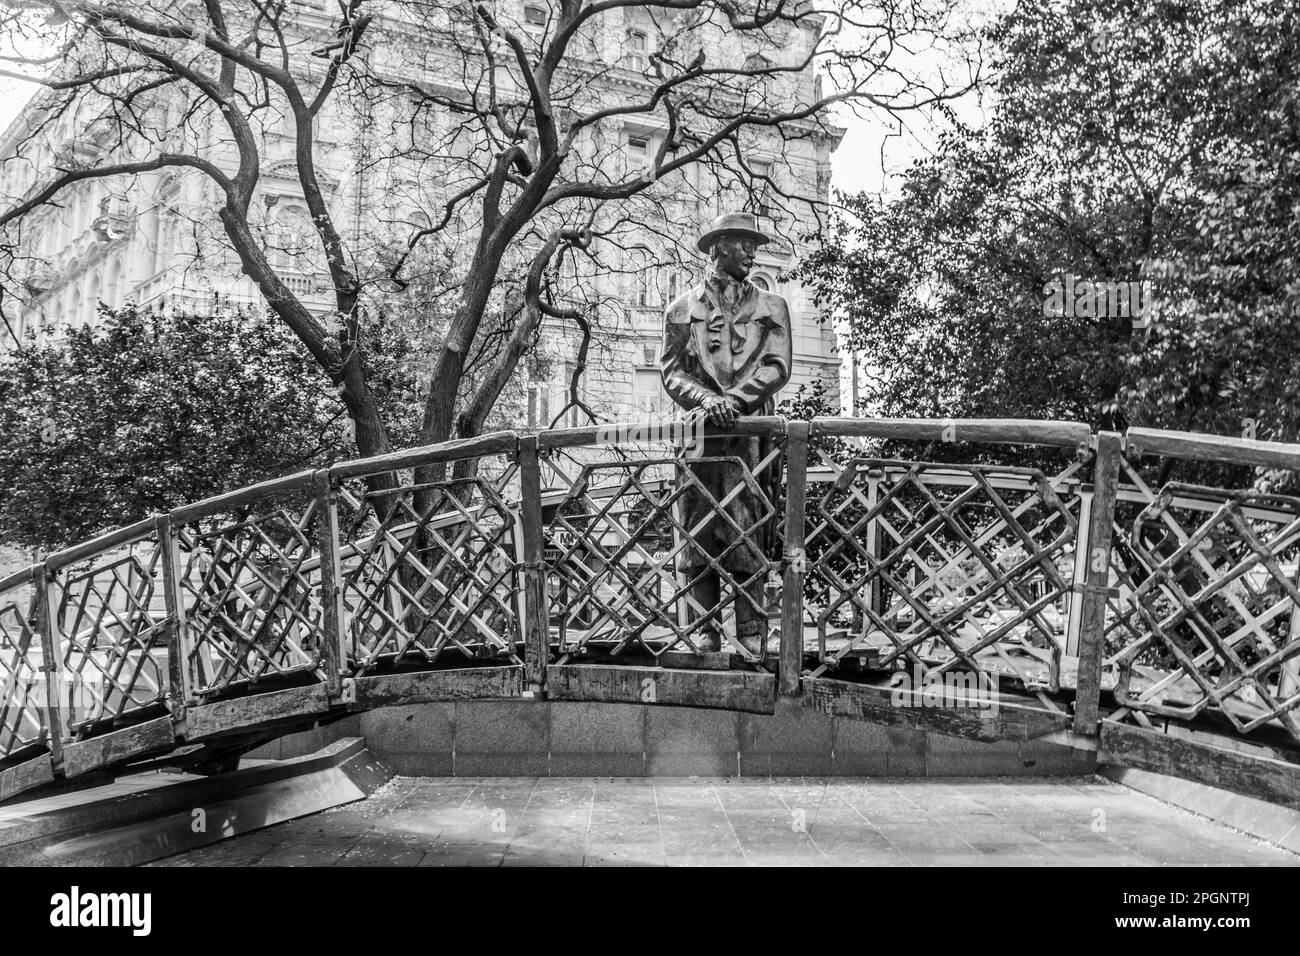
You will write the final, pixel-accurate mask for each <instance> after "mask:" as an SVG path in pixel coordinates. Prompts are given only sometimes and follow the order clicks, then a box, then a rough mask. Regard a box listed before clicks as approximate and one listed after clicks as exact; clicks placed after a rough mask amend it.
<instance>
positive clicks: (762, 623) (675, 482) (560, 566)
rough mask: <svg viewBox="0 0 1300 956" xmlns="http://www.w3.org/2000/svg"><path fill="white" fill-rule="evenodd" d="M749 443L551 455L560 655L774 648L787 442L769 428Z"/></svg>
mask: <svg viewBox="0 0 1300 956" xmlns="http://www.w3.org/2000/svg"><path fill="white" fill-rule="evenodd" d="M739 441H740V442H744V443H745V444H744V445H738V444H737V445H725V444H722V443H715V442H712V441H711V442H710V443H709V444H705V445H703V446H702V447H701V449H700V450H701V451H702V452H703V454H700V455H696V456H691V455H688V454H686V453H685V450H684V449H682V448H677V449H673V448H671V447H668V448H659V449H657V450H656V451H657V453H655V452H651V453H650V454H636V453H635V451H634V450H629V449H622V448H618V447H610V448H607V449H606V450H605V451H604V452H603V453H602V454H600V455H598V456H593V455H591V454H585V455H580V454H575V453H574V452H573V451H572V450H571V449H570V448H569V447H566V446H564V445H557V446H555V447H554V448H552V449H551V452H550V454H548V455H546V456H545V457H544V458H543V459H542V462H543V467H542V481H543V485H544V487H545V488H547V489H548V490H547V492H546V494H545V496H544V502H545V503H544V507H543V546H544V555H545V564H546V572H547V577H548V581H549V583H550V615H549V619H550V628H551V631H552V640H553V644H554V646H555V648H556V652H557V654H558V660H559V661H560V662H565V661H568V660H571V659H575V658H579V657H582V656H584V655H592V654H593V653H594V654H598V655H600V656H602V657H603V656H608V657H609V658H619V657H622V658H629V659H630V658H635V657H636V656H638V655H648V656H649V657H651V658H653V659H654V660H656V661H660V662H663V661H665V660H666V656H667V655H671V654H673V653H681V652H685V653H691V654H696V653H700V652H703V651H716V650H720V649H723V648H725V649H727V650H730V651H731V652H732V653H733V654H735V655H736V657H737V658H738V659H739V660H742V661H745V662H748V663H751V664H757V663H760V662H761V661H762V660H763V659H764V658H765V657H766V656H768V653H769V651H771V652H772V653H773V656H774V652H775V644H774V643H773V641H772V637H773V629H774V627H775V628H778V629H779V620H778V614H779V603H778V602H779V589H778V588H775V587H774V584H775V573H776V571H777V569H778V567H779V560H780V548H781V539H780V524H781V522H780V512H779V506H780V493H781V491H780V489H781V479H782V472H781V466H782V458H783V441H781V439H780V434H779V431H778V429H777V428H775V427H770V426H769V427H767V428H766V429H764V428H763V427H762V426H761V425H760V426H758V427H756V428H754V429H753V432H752V433H751V434H750V435H748V436H746V437H744V438H742V439H739ZM714 451H723V452H726V451H737V452H739V454H714V453H713V452H714ZM776 636H777V637H778V639H779V630H778V631H777V633H776Z"/></svg>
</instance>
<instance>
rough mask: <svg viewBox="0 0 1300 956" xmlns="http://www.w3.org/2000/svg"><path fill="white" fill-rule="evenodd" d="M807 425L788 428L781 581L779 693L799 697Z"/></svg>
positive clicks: (793, 423) (801, 656)
mask: <svg viewBox="0 0 1300 956" xmlns="http://www.w3.org/2000/svg"><path fill="white" fill-rule="evenodd" d="M808 431H809V427H808V422H795V421H792V422H788V423H787V425H786V460H785V461H786V482H785V487H786V492H785V553H784V554H783V555H782V561H781V563H782V566H783V570H784V573H783V575H782V581H781V651H780V658H779V664H780V671H779V673H780V678H779V683H778V686H779V690H780V693H781V695H782V696H784V697H795V696H797V695H798V694H799V690H800V684H799V680H800V677H801V675H802V673H803V581H804V575H805V573H806V572H807V567H808V559H807V557H806V556H805V554H804V509H805V507H806V505H807V491H808Z"/></svg>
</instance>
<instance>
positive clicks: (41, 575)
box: [0, 418, 1300, 807]
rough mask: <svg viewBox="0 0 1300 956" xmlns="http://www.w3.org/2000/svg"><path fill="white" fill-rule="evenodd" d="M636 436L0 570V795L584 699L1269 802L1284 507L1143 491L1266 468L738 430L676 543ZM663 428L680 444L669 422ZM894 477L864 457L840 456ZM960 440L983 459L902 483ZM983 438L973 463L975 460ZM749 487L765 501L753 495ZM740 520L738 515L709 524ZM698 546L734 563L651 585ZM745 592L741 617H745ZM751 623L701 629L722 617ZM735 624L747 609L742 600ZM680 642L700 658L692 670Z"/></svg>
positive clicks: (1010, 424)
mask: <svg viewBox="0 0 1300 956" xmlns="http://www.w3.org/2000/svg"><path fill="white" fill-rule="evenodd" d="M667 432H668V429H663V428H662V427H657V426H653V425H651V426H636V425H628V426H604V427H602V428H585V429H564V430H554V431H547V432H541V433H536V434H520V433H515V432H500V433H495V434H491V435H487V436H483V437H481V438H476V439H472V440H468V441H456V442H447V443H444V444H442V445H437V446H431V447H426V448H416V449H411V450H408V451H403V452H398V453H394V454H391V455H386V456H381V457H377V458H372V459H365V460H360V461H350V462H342V463H339V464H336V465H333V466H331V467H329V468H324V469H321V470H318V471H312V472H303V473H300V474H297V475H290V476H287V477H285V478H280V479H276V480H274V481H269V482H265V483H263V484H260V485H255V486H252V487H249V488H244V489H241V490H239V491H235V492H232V493H229V494H225V495H221V496H218V497H215V498H212V499H209V500H206V501H202V502H198V503H195V504H192V505H186V506H183V507H180V508H177V509H174V510H173V511H171V512H169V513H167V514H162V515H157V516H155V517H153V518H150V519H148V520H146V521H141V522H139V523H137V524H134V525H131V526H129V527H125V528H121V529H118V530H116V531H114V532H111V533H109V534H105V535H102V536H100V537H98V538H96V539H94V540H90V541H86V542H83V543H81V544H78V545H76V546H75V547H72V548H68V549H65V550H63V551H60V552H58V553H55V554H51V555H49V556H48V557H46V558H45V559H44V560H43V561H41V562H39V563H37V564H35V565H33V566H32V567H30V568H27V569H25V570H23V571H21V572H19V573H17V574H14V575H11V576H9V577H8V578H6V579H4V580H0V800H3V799H8V798H9V797H11V796H13V795H15V794H18V793H21V792H24V791H27V790H30V789H32V788H36V787H41V786H42V785H45V784H49V783H51V782H54V781H56V780H61V779H63V780H75V779H76V778H78V777H81V776H83V775H85V774H87V773H89V772H91V771H93V770H97V769H101V768H113V767H117V766H120V765H124V764H131V763H139V762H140V761H143V760H149V759H162V760H166V761H168V762H171V763H178V764H182V765H185V766H187V767H190V768H194V769H200V770H204V771H217V770H221V769H223V768H226V767H229V766H233V765H234V763H235V762H237V759H238V756H239V755H240V754H241V753H244V752H246V751H248V750H249V749H251V748H253V747H256V746H258V745H259V744H261V743H263V742H265V741H267V740H269V739H272V738H274V737H276V736H278V735H281V734H284V733H286V732H289V731H291V730H296V729H301V728H302V727H305V726H311V725H312V724H315V723H318V722H322V721H328V720H331V719H334V718H337V717H340V716H343V715H346V714H349V713H354V712H357V711H362V710H367V709H371V708H375V707H379V706H385V705H391V704H404V703H416V702H421V701H445V700H477V699H504V698H517V699H524V700H529V699H531V700H533V701H540V700H568V701H608V702H622V703H637V704H652V705H656V706H661V705H667V706H688V707H705V708H717V709H724V710H732V711H740V712H746V713H758V714H763V713H772V712H773V710H774V709H775V707H776V702H777V700H778V698H787V699H789V700H791V701H798V702H800V703H802V704H804V705H806V706H811V707H814V708H817V709H818V710H820V711H822V712H823V713H826V714H829V715H832V716H835V717H838V718H844V719H861V720H867V721H873V722H877V723H885V724H900V725H905V726H912V727H920V728H925V729H930V730H934V731H936V732H939V733H943V734H949V735H956V736H965V737H971V738H975V739H982V740H990V741H991V740H1029V739H1037V738H1044V737H1047V738H1051V739H1054V740H1056V741H1058V742H1066V743H1069V744H1070V745H1072V746H1076V747H1079V748H1081V749H1088V750H1097V749H1098V748H1100V750H1101V751H1102V753H1103V754H1109V755H1110V757H1111V758H1113V759H1116V760H1121V761H1123V762H1127V763H1130V764H1132V765H1134V766H1145V767H1150V768H1152V769H1162V770H1164V769H1175V770H1178V771H1179V772H1188V768H1189V767H1192V768H1199V769H1198V770H1197V772H1199V773H1200V774H1201V776H1202V777H1204V778H1207V779H1211V781H1212V782H1216V783H1218V784H1219V785H1222V786H1229V788H1232V787H1233V786H1235V785H1240V784H1241V782H1242V781H1248V782H1249V785H1250V787H1251V788H1253V789H1254V790H1255V791H1257V792H1259V793H1263V794H1265V795H1267V796H1268V798H1269V799H1273V800H1275V801H1277V802H1281V803H1284V804H1286V805H1288V806H1294V807H1300V783H1298V781H1300V774H1297V773H1296V764H1297V763H1300V722H1297V719H1296V714H1295V708H1296V706H1297V705H1300V637H1298V635H1300V612H1298V611H1297V605H1298V604H1300V592H1297V581H1298V580H1300V579H1298V577H1297V568H1298V565H1300V562H1298V561H1297V558H1298V557H1300V500H1297V499H1294V498H1286V497H1280V496H1269V495H1263V494H1259V493H1256V492H1254V491H1251V490H1250V489H1249V488H1248V487H1244V486H1245V485H1246V484H1247V483H1248V478H1247V479H1245V480H1243V481H1242V482H1241V484H1242V485H1243V487H1240V488H1238V487H1203V486H1197V485H1188V484H1180V483H1176V482H1168V483H1165V484H1163V485H1161V484H1159V483H1158V482H1157V480H1156V476H1158V475H1160V474H1161V473H1162V469H1164V468H1165V467H1166V466H1168V465H1169V464H1170V463H1176V462H1179V461H1183V462H1199V463H1216V464H1218V465H1224V466H1235V467H1237V468H1238V469H1239V472H1238V473H1241V474H1246V475H1248V473H1249V468H1250V466H1263V467H1271V468H1287V469H1295V468H1300V446H1295V445H1287V444H1281V443H1273V442H1261V441H1250V440H1245V439H1232V438H1224V437H1219V436H1209V435H1197V434H1190V433H1175V432H1161V431H1154V430H1147V429H1132V430H1130V431H1129V432H1128V433H1127V434H1126V435H1119V434H1114V433H1109V432H1102V433H1100V434H1093V433H1092V432H1091V431H1090V430H1089V429H1088V427H1087V426H1084V425H1081V424H1078V423H1071V422H1047V421H1010V420H934V421H925V420H900V419H836V418H824V419H815V420H813V421H811V422H800V421H788V422H787V421H785V420H782V419H767V418H756V419H748V420H745V421H742V422H741V423H739V424H738V425H737V426H736V428H735V429H734V430H733V431H732V432H731V434H744V435H750V436H754V437H762V438H765V439H768V440H769V441H770V443H771V444H770V447H772V448H773V449H774V450H773V451H772V452H771V453H770V454H768V455H767V456H766V457H765V458H764V459H763V460H761V461H760V462H759V463H758V464H757V465H756V466H755V467H754V468H752V469H749V468H745V467H744V466H743V465H741V463H740V462H739V460H737V459H733V460H732V461H733V464H735V465H736V466H739V467H742V468H743V470H744V475H743V478H744V480H743V481H741V482H740V483H738V484H737V486H736V488H735V489H733V491H732V492H731V493H730V494H728V495H727V496H726V497H724V498H722V499H721V500H714V502H713V504H714V507H713V509H712V512H711V514H709V515H708V516H707V517H705V518H704V519H703V520H700V521H698V522H697V523H696V524H695V525H694V526H688V525H687V524H686V523H684V521H683V519H682V516H681V515H682V509H681V508H680V505H679V501H680V497H681V493H682V492H681V490H682V488H683V487H684V486H686V485H690V484H691V483H692V482H694V481H695V479H694V477H693V473H692V470H691V469H692V464H691V463H692V461H699V460H700V459H692V458H690V457H689V456H685V455H683V453H682V451H681V450H680V449H677V448H674V447H672V446H671V445H669V444H667V443H663V442H656V441H655V439H656V438H658V437H661V436H662V435H664V434H666V433H667ZM672 433H673V434H674V435H679V434H680V426H677V427H676V428H675V429H673V430H672ZM878 439H885V440H889V441H890V442H891V443H892V444H891V447H893V448H907V449H912V448H915V454H914V455H910V456H909V455H903V456H899V457H895V458H881V457H879V456H873V455H872V454H870V450H871V449H872V448H874V447H876V446H874V445H871V444H870V442H872V441H873V440H878ZM961 444H972V445H978V446H979V448H980V449H981V450H983V452H984V457H986V458H989V459H990V460H992V461H995V462H996V463H988V464H978V465H970V464H945V463H942V462H935V461H928V460H926V458H928V457H941V456H937V455H936V454H935V452H934V449H936V448H943V447H944V446H947V445H961ZM989 449H999V451H997V452H996V455H997V457H996V458H993V457H992V453H990V452H989ZM778 487H779V493H776V494H773V493H772V489H775V488H778ZM741 493H744V494H748V495H754V496H757V497H756V500H757V501H758V502H759V507H758V508H757V517H756V518H755V523H754V525H753V526H752V527H741V526H739V525H738V524H737V520H736V518H735V511H734V509H730V508H729V507H728V505H729V503H730V501H731V498H732V497H734V496H735V495H736V494H741ZM710 522H718V523H719V524H720V525H722V526H723V527H725V528H726V529H727V533H728V535H730V536H731V537H732V538H733V539H734V540H735V542H737V546H743V543H744V541H746V540H748V539H751V538H753V537H754V536H756V535H758V534H759V533H760V532H761V530H762V528H763V526H767V525H770V526H771V527H772V528H774V530H775V532H776V538H777V542H778V544H777V547H776V548H775V549H774V550H772V551H771V552H770V553H769V554H768V555H767V556H766V559H765V563H764V566H763V567H761V568H760V569H759V570H758V571H755V572H753V573H750V572H744V574H743V576H742V574H741V573H739V572H734V571H731V570H728V568H727V567H725V566H723V565H724V564H725V562H718V561H714V569H715V570H716V571H717V573H718V575H719V577H720V578H721V579H722V581H723V587H722V589H721V594H720V595H719V597H718V599H717V600H716V601H715V602H714V603H713V604H711V605H710V606H704V605H702V604H701V599H700V596H699V595H700V592H699V591H698V590H697V589H694V588H693V587H692V585H693V583H694V582H693V581H692V580H688V579H687V573H686V572H683V571H680V570H678V563H679V562H678V560H677V558H678V557H679V556H680V554H681V553H682V550H683V549H684V548H685V547H686V546H687V545H688V544H689V543H690V542H691V541H692V540H694V539H695V538H696V536H698V535H699V534H700V533H701V532H702V531H704V530H706V525H708V524H709V523H710ZM759 593H761V594H762V595H763V597H762V599H761V600H759V599H756V598H754V597H753V595H755V594H759ZM746 600H749V601H755V602H757V603H756V606H755V610H756V611H757V612H758V613H761V614H763V615H766V617H767V620H768V628H769V637H768V640H767V644H766V646H765V647H762V648H755V647H752V646H751V647H750V648H746V647H744V646H742V645H741V644H740V643H738V642H736V641H735V640H734V636H735V618H736V608H735V602H736V601H746ZM759 605H761V606H759ZM706 626H716V627H718V628H720V629H721V631H722V632H723V634H724V635H725V636H726V637H727V641H726V644H725V646H724V648H723V650H722V652H707V651H704V650H703V649H702V646H701V633H702V630H703V629H704V628H705V627H706Z"/></svg>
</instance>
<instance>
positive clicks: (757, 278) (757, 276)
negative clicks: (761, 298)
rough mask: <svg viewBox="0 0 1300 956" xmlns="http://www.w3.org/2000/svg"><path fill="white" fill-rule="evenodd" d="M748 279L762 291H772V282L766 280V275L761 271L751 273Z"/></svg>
mask: <svg viewBox="0 0 1300 956" xmlns="http://www.w3.org/2000/svg"><path fill="white" fill-rule="evenodd" d="M749 281H750V282H752V283H753V284H754V285H756V286H758V288H760V289H762V290H763V291H764V292H771V291H772V283H771V282H770V281H768V278H767V276H765V275H763V274H762V273H761V272H756V273H754V274H753V275H751V276H750V277H749Z"/></svg>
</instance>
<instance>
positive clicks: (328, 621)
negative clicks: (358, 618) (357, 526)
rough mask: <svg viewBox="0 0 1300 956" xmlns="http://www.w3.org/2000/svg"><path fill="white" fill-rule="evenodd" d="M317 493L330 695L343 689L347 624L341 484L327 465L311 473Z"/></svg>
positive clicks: (323, 654)
mask: <svg viewBox="0 0 1300 956" xmlns="http://www.w3.org/2000/svg"><path fill="white" fill-rule="evenodd" d="M312 490H313V491H314V493H315V495H316V548H317V552H318V554H319V556H320V606H321V629H322V631H323V634H322V637H321V668H322V670H324V672H325V685H326V690H327V692H328V693H329V695H330V697H331V698H336V697H338V696H340V694H341V692H342V675H343V672H345V671H346V670H347V669H348V649H347V628H346V626H345V625H344V621H343V580H342V576H341V572H340V568H339V504H338V484H337V482H336V481H334V480H332V479H331V478H330V473H329V469H328V468H322V469H321V470H320V471H317V472H316V473H315V474H313V475H312Z"/></svg>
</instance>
